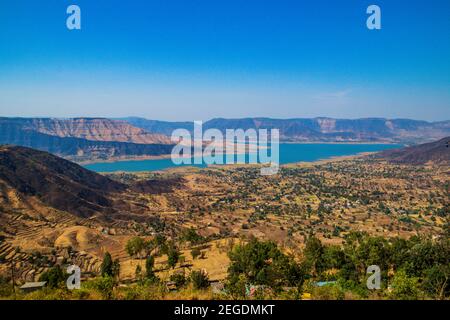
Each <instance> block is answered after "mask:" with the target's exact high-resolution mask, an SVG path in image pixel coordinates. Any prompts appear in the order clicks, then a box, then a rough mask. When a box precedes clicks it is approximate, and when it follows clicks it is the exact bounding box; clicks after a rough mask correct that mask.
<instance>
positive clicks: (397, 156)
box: [376, 137, 450, 165]
mask: <svg viewBox="0 0 450 320" xmlns="http://www.w3.org/2000/svg"><path fill="white" fill-rule="evenodd" d="M449 144H450V137H446V138H444V139H441V140H439V141H436V142H431V143H425V144H420V145H416V146H412V147H407V148H402V149H395V150H386V151H383V152H380V153H378V154H377V155H376V157H377V158H384V159H386V160H388V161H390V162H392V163H401V164H414V165H419V164H429V163H432V164H439V165H449V164H450V146H449Z"/></svg>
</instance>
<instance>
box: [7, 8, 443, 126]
mask: <svg viewBox="0 0 450 320" xmlns="http://www.w3.org/2000/svg"><path fill="white" fill-rule="evenodd" d="M70 4H77V5H79V6H80V8H81V16H82V30H79V31H78V30H77V31H69V30H68V29H67V28H66V18H67V14H66V8H67V7H68V6H69V5H70ZM370 4H377V5H379V6H380V7H381V10H382V30H379V31H370V30H368V29H367V28H366V19H367V14H366V8H367V7H368V6H369V5H370ZM0 115H2V116H53V117H72V116H107V117H121V116H143V117H147V118H152V119H163V120H194V119H198V120H206V119H209V118H213V117H227V118H234V117H246V116H268V117H276V118H290V117H315V116H330V117H338V118H358V117H389V118H414V119H424V120H448V119H450V1H448V0H431V1H430V0H428V1H425V0H415V1H407V0H388V1H382V0H371V1H365V0H336V1H334V0H333V1H332V0H328V1H325V0H315V1H301V0H292V1H288V0H268V1H264V0H258V1H257V0H246V1H242V0H241V1H237V0H227V1H224V0H158V1H156V0H147V1H144V0H140V1H138V0H127V1H114V0H109V1H106V0H96V1H92V0H71V1H66V0H41V1H35V0H33V1H31V0H2V1H1V2H0Z"/></svg>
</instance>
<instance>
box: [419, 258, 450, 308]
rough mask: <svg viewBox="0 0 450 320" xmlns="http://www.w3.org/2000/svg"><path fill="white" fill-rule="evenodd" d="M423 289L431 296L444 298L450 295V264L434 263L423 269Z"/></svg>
mask: <svg viewBox="0 0 450 320" xmlns="http://www.w3.org/2000/svg"><path fill="white" fill-rule="evenodd" d="M423 287H424V289H425V291H426V292H427V293H428V294H429V295H430V296H431V297H433V298H436V299H441V300H443V299H446V298H447V297H449V295H450V266H449V265H442V264H440V265H435V266H432V267H431V268H429V269H427V270H426V271H425V278H424V281H423Z"/></svg>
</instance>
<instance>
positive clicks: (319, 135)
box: [123, 118, 450, 143]
mask: <svg viewBox="0 0 450 320" xmlns="http://www.w3.org/2000/svg"><path fill="white" fill-rule="evenodd" d="M123 120H125V121H127V122H128V123H130V124H132V125H133V126H136V127H140V128H143V129H145V130H149V131H151V132H154V133H161V134H167V135H170V132H171V131H172V130H174V129H176V128H185V129H188V130H191V131H192V123H186V122H163V121H154V120H146V119H142V118H125V119H123ZM209 128H217V129H219V130H221V131H222V132H225V130H226V129H238V128H241V129H244V130H247V129H263V128H266V129H272V128H277V129H279V130H280V138H281V140H282V141H291V142H387V143H391V142H396V143H398V142H401V143H421V142H430V141H433V140H437V139H441V138H443V137H445V136H448V135H449V134H450V121H443V122H426V121H417V120H408V119H394V120H390V119H382V118H366V119H332V118H312V119H300V118H298V119H270V118H243V119H223V118H217V119H212V120H209V121H206V122H205V123H204V124H203V129H204V130H206V129H209Z"/></svg>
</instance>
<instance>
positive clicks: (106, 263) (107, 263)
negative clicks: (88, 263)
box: [100, 251, 114, 277]
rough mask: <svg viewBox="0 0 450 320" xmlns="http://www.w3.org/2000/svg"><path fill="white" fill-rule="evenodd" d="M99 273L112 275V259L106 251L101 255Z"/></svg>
mask: <svg viewBox="0 0 450 320" xmlns="http://www.w3.org/2000/svg"><path fill="white" fill-rule="evenodd" d="M100 273H101V275H102V277H105V276H110V277H112V276H114V272H113V260H112V257H111V254H110V253H109V252H108V251H107V252H105V255H104V256H103V262H102V265H101V266H100Z"/></svg>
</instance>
